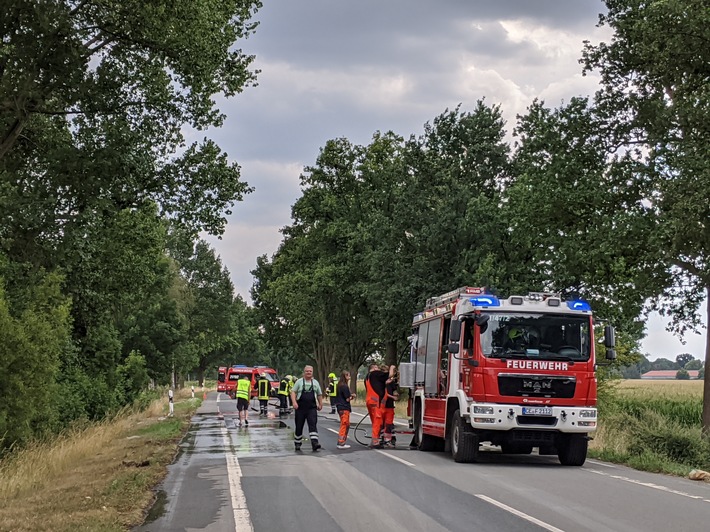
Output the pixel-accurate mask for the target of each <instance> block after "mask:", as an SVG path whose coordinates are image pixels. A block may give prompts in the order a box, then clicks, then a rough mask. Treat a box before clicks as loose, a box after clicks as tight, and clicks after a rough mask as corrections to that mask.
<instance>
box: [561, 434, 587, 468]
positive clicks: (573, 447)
mask: <svg viewBox="0 0 710 532" xmlns="http://www.w3.org/2000/svg"><path fill="white" fill-rule="evenodd" d="M588 443H589V442H588V441H587V437H586V435H584V434H562V435H561V436H560V438H559V440H558V442H557V457H558V458H559V459H560V463H561V464H562V465H565V466H581V465H583V464H584V462H585V460H586V459H587V445H588Z"/></svg>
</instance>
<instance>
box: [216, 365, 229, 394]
mask: <svg viewBox="0 0 710 532" xmlns="http://www.w3.org/2000/svg"><path fill="white" fill-rule="evenodd" d="M226 380H227V368H226V367H225V366H222V367H221V368H219V369H218V370H217V391H218V392H224V391H226V390H227V386H226Z"/></svg>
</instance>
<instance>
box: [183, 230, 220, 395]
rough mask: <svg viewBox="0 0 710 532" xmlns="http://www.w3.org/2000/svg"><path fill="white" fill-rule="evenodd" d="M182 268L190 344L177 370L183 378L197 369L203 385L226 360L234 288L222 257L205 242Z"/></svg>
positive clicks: (186, 346)
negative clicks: (187, 293)
mask: <svg viewBox="0 0 710 532" xmlns="http://www.w3.org/2000/svg"><path fill="white" fill-rule="evenodd" d="M181 269H182V274H183V275H184V277H185V279H186V281H187V289H188V290H189V291H190V300H191V305H190V306H189V307H188V308H187V309H186V318H187V338H188V341H187V342H186V343H185V344H184V347H183V350H182V352H180V353H179V354H180V355H182V360H180V359H178V358H176V359H175V362H176V365H175V369H176V372H177V373H178V374H181V375H184V374H185V373H186V372H187V371H188V370H192V369H194V370H196V371H197V377H198V380H199V381H200V382H203V379H204V375H205V371H206V370H207V369H209V368H211V367H212V366H214V365H215V364H216V363H217V362H218V361H219V360H220V358H221V357H222V355H223V352H222V349H223V347H224V345H225V344H226V343H227V341H228V339H229V336H230V334H231V332H232V328H233V322H232V317H233V309H232V307H233V304H234V285H233V284H232V281H231V280H230V278H229V271H228V270H227V268H225V267H224V266H223V265H222V261H221V259H220V258H219V256H217V254H216V253H215V251H214V249H212V248H211V247H210V246H209V244H207V242H205V241H203V240H198V241H197V243H196V244H195V247H194V251H193V255H192V256H191V257H190V258H189V259H188V260H185V261H183V262H182V263H181Z"/></svg>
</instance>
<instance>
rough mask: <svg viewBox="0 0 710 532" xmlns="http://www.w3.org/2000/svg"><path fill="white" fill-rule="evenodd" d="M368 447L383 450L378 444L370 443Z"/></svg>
mask: <svg viewBox="0 0 710 532" xmlns="http://www.w3.org/2000/svg"><path fill="white" fill-rule="evenodd" d="M369 447H370V449H383V448H384V446H383V445H382V444H381V443H380V442H377V443H371V444H370V445H369Z"/></svg>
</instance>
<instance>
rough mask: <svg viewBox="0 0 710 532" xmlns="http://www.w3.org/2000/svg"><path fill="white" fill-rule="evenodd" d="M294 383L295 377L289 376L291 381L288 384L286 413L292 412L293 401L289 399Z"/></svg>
mask: <svg viewBox="0 0 710 532" xmlns="http://www.w3.org/2000/svg"><path fill="white" fill-rule="evenodd" d="M295 383H296V377H295V376H294V375H291V381H290V382H289V383H288V413H289V414H290V413H291V412H293V399H291V390H293V385H294V384H295Z"/></svg>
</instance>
